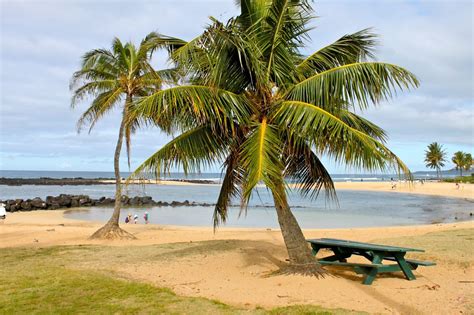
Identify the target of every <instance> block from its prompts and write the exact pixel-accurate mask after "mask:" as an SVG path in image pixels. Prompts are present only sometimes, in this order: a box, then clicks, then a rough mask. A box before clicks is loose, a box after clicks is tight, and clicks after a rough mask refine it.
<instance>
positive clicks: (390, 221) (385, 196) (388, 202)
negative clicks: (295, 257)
mask: <svg viewBox="0 0 474 315" xmlns="http://www.w3.org/2000/svg"><path fill="white" fill-rule="evenodd" d="M387 185H390V183H389V182H388V183H387ZM114 189H115V188H114V185H90V186H34V185H24V186H4V185H0V199H3V200H5V199H14V198H34V197H41V198H45V197H46V196H48V195H59V194H61V193H66V194H86V195H89V196H90V197H92V198H99V197H102V196H106V197H113V196H114ZM219 189H220V185H218V184H200V185H186V186H179V185H133V186H130V187H128V188H126V189H124V192H123V193H124V194H127V195H129V196H145V195H146V196H151V197H153V199H154V200H156V201H159V200H161V201H167V202H171V201H184V200H189V201H195V202H197V203H209V204H213V203H215V202H216V200H217V196H218V194H219ZM337 195H338V202H335V201H328V200H326V198H325V196H324V192H322V193H321V195H320V196H319V197H318V198H317V199H315V200H312V199H309V198H303V197H302V196H300V195H299V194H298V193H297V192H290V193H289V203H290V205H291V207H292V210H293V212H294V214H295V216H296V218H297V219H298V221H299V223H300V225H301V226H302V227H303V228H347V227H369V226H392V225H412V224H430V223H436V222H453V221H455V220H456V218H457V219H458V220H468V219H470V218H471V217H470V216H469V214H470V213H471V212H474V211H473V210H474V203H473V202H472V201H469V200H464V199H458V198H446V197H438V196H423V195H414V194H401V193H391V192H369V191H353V190H338V192H337ZM233 204H234V205H235V206H234V207H232V208H231V209H230V212H229V219H228V222H227V226H231V227H264V228H276V227H278V221H277V218H276V214H275V210H274V208H273V200H272V198H271V195H270V194H269V192H268V191H267V190H266V189H265V188H259V189H258V190H257V191H256V193H254V194H253V196H252V199H251V201H250V203H249V207H248V209H247V212H246V213H245V212H244V213H240V208H239V207H238V204H239V201H238V200H234V201H233ZM145 211H148V212H149V213H150V221H151V223H156V224H169V225H193V226H211V225H212V214H213V207H212V206H211V207H148V208H144V207H135V208H125V209H123V211H122V219H124V218H125V215H126V214H127V213H131V214H135V213H136V214H138V215H139V217H140V220H141V221H143V220H142V217H143V214H144V212H145ZM111 212H112V207H105V208H104V207H92V208H90V209H85V210H80V211H70V212H69V213H67V214H66V217H68V218H74V219H81V220H93V221H106V220H107V219H108V218H109V217H110V215H111Z"/></svg>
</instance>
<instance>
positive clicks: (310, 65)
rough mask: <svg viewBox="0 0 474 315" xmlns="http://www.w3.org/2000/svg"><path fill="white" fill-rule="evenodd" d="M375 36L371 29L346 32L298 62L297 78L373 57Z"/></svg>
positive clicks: (302, 78)
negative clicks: (351, 32)
mask: <svg viewBox="0 0 474 315" xmlns="http://www.w3.org/2000/svg"><path fill="white" fill-rule="evenodd" d="M376 44H377V36H376V35H375V34H374V33H372V31H371V29H364V30H361V31H359V32H356V33H353V34H347V35H344V36H343V37H341V38H340V39H338V40H337V41H335V42H334V43H332V44H330V45H328V46H326V47H323V48H321V49H319V50H318V51H316V52H315V53H313V54H312V55H310V56H308V57H307V58H306V59H304V60H303V61H302V62H300V63H299V64H298V65H297V66H296V69H295V72H296V74H295V75H296V76H297V77H299V80H300V81H301V80H304V79H306V78H308V77H309V76H311V75H314V74H317V73H320V72H323V71H326V70H329V69H331V68H334V67H339V66H343V65H346V64H351V63H355V62H361V61H365V60H366V59H368V58H373V57H374V55H373V51H374V48H375V46H376Z"/></svg>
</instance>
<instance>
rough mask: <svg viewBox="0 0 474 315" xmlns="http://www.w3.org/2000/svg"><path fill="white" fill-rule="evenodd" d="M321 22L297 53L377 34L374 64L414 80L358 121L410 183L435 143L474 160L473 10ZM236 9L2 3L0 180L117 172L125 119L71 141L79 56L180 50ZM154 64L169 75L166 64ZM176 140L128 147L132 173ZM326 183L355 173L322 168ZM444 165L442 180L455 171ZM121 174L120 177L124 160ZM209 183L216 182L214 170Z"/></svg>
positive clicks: (143, 134) (385, 12) (345, 15)
mask: <svg viewBox="0 0 474 315" xmlns="http://www.w3.org/2000/svg"><path fill="white" fill-rule="evenodd" d="M312 6H313V8H314V10H315V14H316V15H317V16H318V18H317V19H315V20H314V21H313V22H312V26H314V27H315V28H314V30H312V31H311V32H310V36H311V41H310V42H309V43H308V44H307V47H306V48H305V50H304V52H305V53H306V54H310V53H311V52H313V51H315V50H317V49H319V48H321V47H324V46H325V45H327V44H330V43H331V42H333V41H335V40H337V39H338V38H340V37H341V36H343V35H345V34H349V33H353V32H356V31H359V30H361V29H364V28H367V27H372V28H373V30H374V31H375V32H376V33H377V34H379V35H380V39H379V41H380V45H379V47H378V49H377V52H376V55H377V60H379V61H384V62H389V63H393V64H397V65H400V66H403V67H405V68H406V69H408V70H410V71H412V72H413V73H414V74H415V75H416V76H417V77H418V78H419V80H420V82H421V86H420V87H419V88H418V89H416V90H412V91H403V92H400V93H398V94H397V96H396V97H395V98H394V99H392V100H390V101H388V102H384V103H382V104H380V105H378V106H377V107H375V108H371V109H369V110H368V111H366V112H364V113H363V115H364V117H366V118H368V119H370V120H372V121H373V122H375V123H376V124H378V125H379V126H381V127H382V128H384V129H385V130H386V131H387V133H388V135H389V141H388V147H389V148H390V149H392V151H394V152H395V153H396V154H397V155H398V156H399V157H400V158H402V160H403V161H404V162H405V163H406V164H407V165H408V166H409V167H410V169H411V170H412V171H419V170H426V168H425V166H424V162H423V159H424V150H425V149H426V146H427V145H428V144H429V143H431V142H434V141H437V142H438V143H441V144H442V145H443V146H444V148H445V149H446V151H447V153H448V157H449V160H450V157H451V156H452V154H453V153H454V152H455V151H459V150H461V151H465V152H473V148H474V140H473V139H474V134H473V133H474V109H473V100H474V84H473V83H474V82H473V73H474V64H473V47H474V43H473V29H474V24H473V15H474V11H473V10H474V9H473V2H472V1H470V0H445V1H437V0H419V1H415V0H411V1H402V0H362V1H351V0H332V1H329V0H324V1H313V2H312ZM238 13H239V11H238V8H237V7H236V6H235V1H234V0H201V1H198V0H155V1H152V0H134V1H132V0H128V1H127V0H102V1H98V0H95V1H92V0H80V1H79V0H70V1H68V0H62V1H60V0H26V1H24V0H0V47H1V55H0V73H1V77H0V169H3V170H58V171H59V170H62V171H64V170H75V171H112V170H113V153H114V148H115V145H116V141H117V135H118V127H119V124H120V109H119V108H117V110H115V111H114V112H113V113H111V114H110V116H107V117H106V118H104V119H103V120H101V121H100V122H99V123H98V124H97V125H96V126H95V128H94V129H93V130H92V132H91V133H90V134H89V133H88V132H87V130H86V131H83V132H81V133H80V134H78V133H77V130H76V121H77V119H78V118H79V116H80V114H81V113H82V112H83V111H84V110H85V109H86V108H87V102H85V103H83V104H81V105H80V106H78V107H77V108H75V109H71V108H70V100H71V92H70V91H69V81H70V78H71V75H72V74H73V72H74V71H76V70H78V69H79V65H80V60H81V56H82V55H83V54H84V53H85V52H87V51H89V50H91V49H95V48H109V47H110V44H111V41H112V39H113V38H114V37H118V38H120V39H121V40H122V41H133V42H135V43H137V44H138V43H139V42H140V41H141V39H142V38H144V37H145V36H146V35H147V34H148V33H150V32H152V31H158V32H160V33H162V34H167V35H170V36H174V37H179V38H183V39H186V40H189V39H192V38H194V37H195V36H197V35H199V34H200V33H201V32H202V30H203V28H204V27H205V26H206V25H208V24H209V17H210V16H213V17H215V18H217V19H219V20H223V21H225V20H227V19H228V18H230V17H232V16H235V15H238ZM153 64H154V65H155V66H156V67H157V68H161V67H163V68H164V67H167V66H169V64H168V63H167V61H166V55H165V54H164V53H162V54H157V55H156V57H155V59H154V61H153ZM170 139H171V138H170V137H169V136H166V135H164V134H162V133H161V132H160V131H159V130H158V129H156V128H149V129H146V130H139V131H138V132H137V133H136V134H135V135H134V136H133V139H132V170H133V168H134V167H136V166H138V165H139V164H140V163H141V162H143V161H144V160H145V159H146V158H147V157H148V156H150V155H151V154H152V153H154V152H155V151H156V150H158V149H159V148H160V147H161V146H163V145H164V144H166V142H167V141H168V140H170ZM324 162H325V163H326V165H327V168H328V169H329V171H330V172H332V173H345V172H353V171H354V170H350V169H347V168H346V167H345V166H344V165H336V164H334V163H333V162H332V161H331V160H328V159H324ZM452 167H453V164H452V163H450V162H449V163H447V165H446V168H447V169H449V168H452ZM121 168H122V169H123V170H126V169H128V168H127V167H126V158H125V155H122V165H121ZM203 171H207V172H212V171H219V167H218V165H216V166H215V167H213V168H211V169H207V170H203Z"/></svg>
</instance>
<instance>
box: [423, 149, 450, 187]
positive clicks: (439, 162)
mask: <svg viewBox="0 0 474 315" xmlns="http://www.w3.org/2000/svg"><path fill="white" fill-rule="evenodd" d="M444 162H446V151H445V150H444V149H443V146H442V145H440V144H438V143H437V142H433V143H431V144H430V145H428V148H427V150H425V163H426V167H429V168H433V169H436V176H437V177H438V178H440V176H441V167H443V166H444Z"/></svg>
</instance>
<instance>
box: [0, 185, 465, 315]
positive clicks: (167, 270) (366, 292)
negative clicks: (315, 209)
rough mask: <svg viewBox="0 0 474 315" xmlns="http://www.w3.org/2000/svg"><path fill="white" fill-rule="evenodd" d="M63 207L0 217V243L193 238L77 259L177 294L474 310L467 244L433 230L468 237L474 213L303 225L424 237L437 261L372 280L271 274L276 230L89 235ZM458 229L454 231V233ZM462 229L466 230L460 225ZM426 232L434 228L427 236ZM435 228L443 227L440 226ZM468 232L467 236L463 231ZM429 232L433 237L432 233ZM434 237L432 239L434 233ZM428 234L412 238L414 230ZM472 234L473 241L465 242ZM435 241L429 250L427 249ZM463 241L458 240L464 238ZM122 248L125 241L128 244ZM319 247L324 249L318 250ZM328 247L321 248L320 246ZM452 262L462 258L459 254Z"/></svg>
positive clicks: (446, 190) (142, 229)
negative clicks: (159, 254)
mask: <svg viewBox="0 0 474 315" xmlns="http://www.w3.org/2000/svg"><path fill="white" fill-rule="evenodd" d="M387 186H388V183H338V184H337V187H338V189H359V190H362V189H363V190H366V189H367V190H380V191H389V190H390V191H392V190H391V188H390V187H387ZM394 191H395V192H408V193H420V194H438V195H444V196H452V197H460V198H472V192H473V191H472V186H470V185H465V186H464V187H462V188H461V189H460V190H456V189H455V188H454V185H450V184H443V183H442V184H440V183H425V184H424V185H422V186H421V185H414V186H404V185H400V184H399V185H397V189H396V190H394ZM63 213H64V211H60V210H57V211H35V212H17V213H12V214H10V215H9V216H8V219H7V220H6V222H5V223H4V224H2V225H0V247H3V248H5V247H9V248H12V247H35V248H43V247H48V246H56V245H68V246H76V245H99V246H106V248H110V246H118V247H117V250H119V248H123V249H127V248H130V249H131V250H132V249H133V250H137V251H138V252H140V253H146V252H148V251H150V250H151V249H150V247H149V246H156V245H166V244H167V245H166V246H170V248H171V247H172V246H182V245H180V244H187V245H186V246H191V247H192V251H191V252H190V253H189V256H185V257H179V256H178V257H175V258H173V259H171V260H169V259H166V260H159V259H157V260H152V261H149V260H146V261H141V260H139V259H138V260H137V261H133V262H131V263H128V264H122V263H119V262H116V263H114V262H113V261H112V262H110V264H109V263H107V264H104V262H89V263H87V262H83V263H80V262H78V263H77V264H76V265H74V266H73V267H74V268H86V269H100V270H102V269H104V270H109V271H113V272H119V273H120V274H122V275H126V277H127V278H130V279H134V280H137V281H142V282H146V283H151V284H153V285H156V286H159V287H168V288H171V289H172V290H173V291H175V292H176V293H177V294H179V295H184V296H200V297H206V298H211V299H217V300H219V301H221V302H224V303H228V304H231V305H237V306H240V307H246V308H247V307H248V308H254V307H256V306H261V307H274V306H284V305H294V304H315V305H321V306H324V307H331V308H335V307H339V308H345V309H350V310H358V311H367V312H370V313H386V314H393V313H395V314H416V313H420V314H429V313H431V314H433V313H435V314H457V313H469V312H472V311H474V308H473V307H474V306H473V304H472V302H473V301H474V288H473V283H474V269H473V266H474V252H473V248H472V247H470V248H469V246H468V247H467V248H465V251H456V252H455V253H454V254H453V253H452V252H449V251H448V252H446V253H444V252H443V251H444V249H443V250H435V248H436V246H435V245H436V244H437V243H436V240H438V239H439V237H440V236H439V235H438V234H437V233H457V234H459V235H464V236H463V237H464V238H465V239H467V241H466V242H467V243H466V244H470V245H471V246H472V239H473V238H474V226H473V222H472V221H468V222H458V223H452V224H433V225H421V226H403V227H383V228H360V229H359V228H357V229H330V230H304V233H305V236H306V237H307V238H319V237H332V238H342V239H351V240H357V241H375V242H381V243H386V244H392V245H397V244H399V243H400V242H401V244H404V245H410V246H413V247H416V246H417V245H418V246H423V248H425V249H427V252H426V253H422V254H419V255H417V256H416V258H419V259H426V260H435V261H436V263H437V266H435V267H427V268H419V269H417V270H416V271H415V275H416V276H417V280H416V281H406V280H405V279H404V278H403V276H402V274H393V275H386V276H382V277H378V278H377V280H376V281H375V282H374V284H373V285H372V286H364V285H362V284H361V283H360V282H361V277H360V276H359V275H356V274H355V273H353V272H350V271H343V270H341V269H337V268H328V270H330V273H331V276H328V277H326V278H324V279H316V278H313V277H304V276H297V275H271V272H272V271H275V270H277V269H278V268H279V266H281V265H282V264H283V263H284V262H285V259H286V258H287V256H286V250H285V247H284V243H283V240H282V237H281V234H280V231H279V230H274V229H272V230H270V229H239V228H225V227H224V228H220V229H219V230H218V231H217V233H214V232H213V230H212V228H211V227H208V228H198V227H179V226H161V225H126V226H124V227H125V229H126V230H127V231H129V232H131V233H133V234H134V235H135V236H136V237H137V238H138V240H134V241H91V240H88V236H90V235H91V234H92V233H93V232H94V231H95V230H96V229H97V228H99V227H100V223H94V222H85V221H77V220H71V219H65V218H64V217H63ZM456 231H457V232H456ZM466 233H467V234H466ZM430 235H433V236H430ZM440 235H441V234H440ZM466 235H467V236H466ZM430 237H432V238H433V237H434V239H433V240H434V241H433V240H431V239H430ZM436 237H438V239H437V238H436ZM425 238H426V240H427V241H426V243H423V242H421V243H420V244H417V240H418V239H420V240H421V239H425ZM468 240H470V241H468ZM430 243H432V244H434V245H433V246H435V247H433V249H431V251H430V248H426V246H428V245H427V244H430ZM463 246H464V245H463ZM127 251H128V249H127ZM324 254H325V253H323V255H324ZM326 254H327V253H326ZM459 261H461V262H464V263H459Z"/></svg>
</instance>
